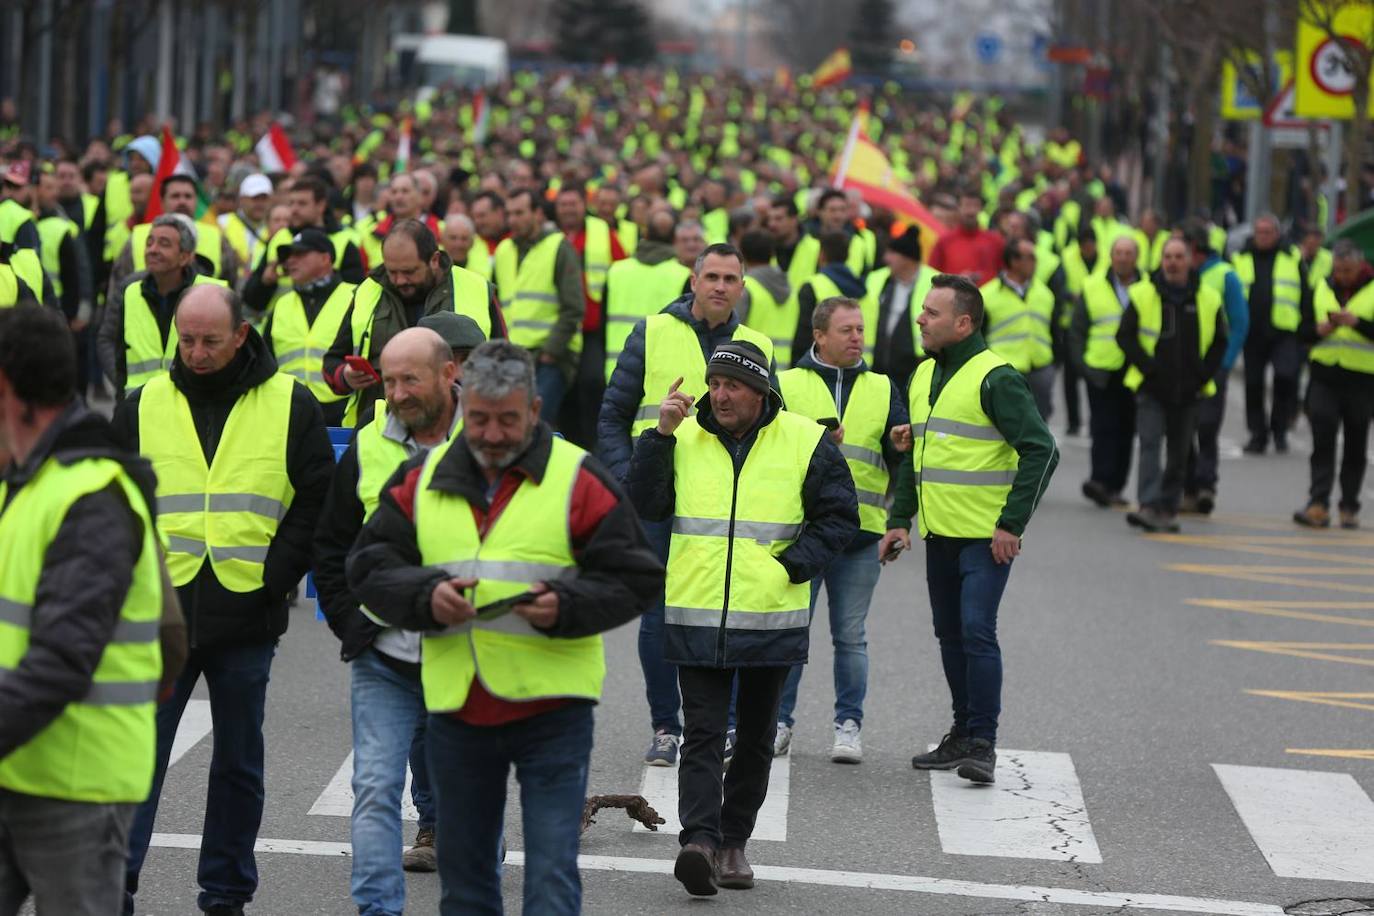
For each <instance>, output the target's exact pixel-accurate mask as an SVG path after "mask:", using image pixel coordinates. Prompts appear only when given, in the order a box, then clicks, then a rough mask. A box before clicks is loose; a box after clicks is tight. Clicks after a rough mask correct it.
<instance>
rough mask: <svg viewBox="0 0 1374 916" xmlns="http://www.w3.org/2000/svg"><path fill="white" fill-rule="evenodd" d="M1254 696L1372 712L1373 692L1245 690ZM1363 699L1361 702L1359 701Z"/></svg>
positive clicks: (1373, 705) (1373, 704)
mask: <svg viewBox="0 0 1374 916" xmlns="http://www.w3.org/2000/svg"><path fill="white" fill-rule="evenodd" d="M1245 692H1246V693H1248V694H1250V695H1251V696H1256V697H1274V698H1275V699H1279V700H1292V701H1294V702H1296V703H1320V704H1322V705H1323V706H1339V707H1341V708H1343V709H1368V710H1370V711H1371V712H1374V693H1319V692H1313V691H1307V690H1247V691H1245ZM1360 701H1363V702H1360Z"/></svg>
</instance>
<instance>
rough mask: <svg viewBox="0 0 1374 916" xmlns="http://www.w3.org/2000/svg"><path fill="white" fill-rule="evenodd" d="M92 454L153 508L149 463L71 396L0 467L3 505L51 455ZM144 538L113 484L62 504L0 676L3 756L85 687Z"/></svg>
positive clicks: (61, 458)
mask: <svg viewBox="0 0 1374 916" xmlns="http://www.w3.org/2000/svg"><path fill="white" fill-rule="evenodd" d="M92 457H100V458H112V459H114V460H115V461H118V462H119V463H120V464H121V465H123V467H124V470H125V472H126V473H127V474H128V475H129V478H130V479H131V480H132V481H133V482H134V484H135V486H137V487H138V489H139V491H140V492H141V493H142V494H143V498H144V501H145V502H146V504H147V506H148V507H149V515H150V516H151V515H152V513H153V512H154V511H156V510H155V507H156V505H157V502H156V498H155V496H154V490H155V488H156V485H157V484H156V480H155V478H154V477H153V469H152V467H151V466H150V465H149V464H148V462H146V461H144V460H143V459H142V458H140V457H138V456H137V455H134V454H130V453H128V452H125V451H121V450H120V448H119V446H118V445H117V443H116V441H115V438H114V435H113V433H112V431H111V429H110V425H109V423H107V422H106V421H105V420H104V419H103V418H102V417H99V416H97V415H95V414H93V413H91V412H90V411H88V410H87V409H86V408H85V407H82V406H80V405H73V406H71V407H69V408H68V409H67V410H66V412H65V413H63V414H62V415H61V416H59V417H58V419H57V421H56V422H55V423H54V424H53V425H52V426H51V427H49V428H48V430H47V432H45V433H44V434H43V437H42V438H41V439H40V440H39V442H38V444H37V446H36V447H35V448H34V451H33V453H32V454H30V455H29V457H28V460H27V461H25V463H24V464H22V465H13V464H11V465H10V467H9V468H8V469H6V470H5V472H4V480H5V483H6V484H7V486H8V490H7V494H6V501H5V504H4V505H3V506H0V512H3V511H4V510H7V509H8V508H9V506H10V504H11V503H12V502H13V501H14V498H15V496H16V495H17V494H18V493H19V492H20V490H22V489H23V488H24V486H25V485H27V484H28V482H29V481H30V480H31V479H32V478H33V476H34V474H36V473H37V472H38V470H39V468H40V467H42V466H43V464H44V463H45V462H46V461H47V460H49V459H51V460H55V461H58V462H60V463H63V464H70V463H72V462H74V461H77V460H80V459H84V458H92ZM142 547H143V526H142V524H141V522H140V521H139V518H138V516H137V515H136V514H135V513H134V511H133V509H132V508H130V506H129V503H128V501H127V499H126V497H125V494H124V491H123V490H122V489H121V488H120V487H119V486H118V485H111V486H109V487H107V488H105V489H104V490H101V491H99V492H97V493H92V494H90V495H88V496H83V497H81V498H80V499H78V500H77V501H76V502H74V503H73V504H72V506H71V508H70V509H68V510H67V515H66V517H65V518H64V519H63V520H62V524H61V525H60V526H59V527H58V529H57V536H56V537H55V538H54V539H53V542H52V543H51V544H50V545H49V546H48V550H47V553H46V554H45V555H44V562H43V571H42V573H41V574H40V575H39V579H38V591H37V596H36V600H35V601H34V610H33V625H32V628H31V629H30V631H29V647H28V649H27V650H26V651H25V652H24V655H23V657H22V658H21V659H20V661H19V664H18V665H17V666H16V667H15V669H14V670H13V671H9V672H6V673H5V674H3V675H0V759H3V758H4V757H5V756H6V755H8V754H9V753H11V752H12V751H14V750H15V749H16V748H18V747H19V746H20V745H23V744H26V743H28V742H29V741H30V740H32V739H33V737H34V736H35V735H37V734H38V733H39V732H40V731H42V730H43V729H44V728H46V727H47V726H48V725H49V723H51V722H52V721H53V720H54V719H56V718H57V717H58V716H59V715H61V713H62V710H63V709H64V708H65V707H66V705H67V704H68V703H72V702H74V701H77V700H79V699H81V698H82V697H84V696H85V695H86V692H87V691H88V690H90V686H91V679H92V677H93V676H94V674H95V669H96V666H97V665H98V664H99V662H100V656H101V654H102V653H103V652H104V651H105V646H106V645H107V644H108V643H109V642H110V638H111V637H112V636H113V635H114V629H115V625H116V624H117V623H118V622H119V612H120V609H121V608H122V607H123V605H124V599H125V597H126V596H127V595H128V593H129V587H130V585H131V584H132V583H133V570H134V565H135V564H136V563H137V562H138V559H139V555H140V553H141V552H142Z"/></svg>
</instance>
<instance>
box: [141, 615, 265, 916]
mask: <svg viewBox="0 0 1374 916" xmlns="http://www.w3.org/2000/svg"><path fill="white" fill-rule="evenodd" d="M276 652H277V643H276V640H273V641H272V642H270V643H263V644H259V645H255V646H225V647H222V648H210V649H192V650H191V654H190V657H189V658H187V660H186V668H185V669H184V670H183V671H182V672H181V676H180V677H178V678H177V682H176V687H175V689H174V691H173V693H172V698H171V699H170V700H168V701H167V702H166V703H163V704H161V705H160V706H158V708H157V769H156V770H155V771H154V774H153V790H152V792H151V794H149V796H148V800H147V801H145V802H144V803H143V804H141V805H139V806H138V811H137V812H135V814H134V823H133V828H132V830H131V831H130V835H129V864H128V868H127V870H126V874H125V899H124V912H125V913H126V914H128V913H132V912H133V911H134V894H135V893H136V892H137V891H138V873H139V871H140V870H141V869H142V868H143V860H144V858H145V857H146V856H147V854H148V843H149V841H150V840H151V839H152V835H153V822H154V821H155V820H156V819H157V804H158V798H159V796H161V795H162V781H163V779H164V778H165V777H166V776H167V762H168V760H169V759H170V758H171V756H172V740H173V739H174V738H175V737H176V732H177V725H178V724H179V723H180V722H181V714H182V713H183V712H185V710H186V703H187V702H188V701H189V700H190V699H191V691H192V690H194V689H195V686H196V682H197V681H199V680H200V677H201V675H204V676H205V684H206V686H207V687H208V688H209V691H210V718H211V720H212V722H213V723H214V751H213V753H212V755H211V758H210V780H209V787H208V789H207V790H206V797H205V827H204V829H203V830H202V832H201V841H200V864H199V866H198V868H197V869H196V880H197V882H198V883H199V884H200V888H201V892H200V895H199V896H198V897H197V898H196V904H197V905H198V906H199V907H200V908H201V909H202V910H207V909H209V908H210V907H212V906H215V905H217V904H221V905H228V906H242V905H244V904H246V903H248V902H249V901H251V900H252V899H253V894H254V892H256V891H257V889H258V865H257V860H255V859H254V858H253V846H254V844H255V843H257V839H258V827H259V826H260V825H261V824H262V806H263V798H264V790H263V776H262V758H263V741H262V718H263V714H264V712H265V710H266V706H267V679H268V676H269V674H270V672H271V669H272V657H273V656H274V655H275V654H276Z"/></svg>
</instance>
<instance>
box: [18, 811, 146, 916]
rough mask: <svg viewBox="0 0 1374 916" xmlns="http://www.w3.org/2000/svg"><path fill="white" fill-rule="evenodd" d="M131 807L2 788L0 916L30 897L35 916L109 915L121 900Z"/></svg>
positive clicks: (20, 905) (132, 812) (114, 911)
mask: <svg viewBox="0 0 1374 916" xmlns="http://www.w3.org/2000/svg"><path fill="white" fill-rule="evenodd" d="M133 816H134V805H133V804H99V803H94V802H73V801H61V800H59V799H56V798H40V797H38V796H36V795H24V794H22V793H19V792H10V791H9V790H7V789H0V916H15V914H16V913H18V912H19V910H20V907H22V906H23V903H24V901H25V900H26V899H27V898H29V897H30V896H32V897H33V901H34V905H35V907H36V908H37V911H38V916H49V914H51V916H110V914H111V913H117V912H119V906H120V902H121V901H122V899H123V897H124V859H125V855H126V854H127V852H128V850H129V822H130V821H131V820H133Z"/></svg>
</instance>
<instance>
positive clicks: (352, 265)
mask: <svg viewBox="0 0 1374 916" xmlns="http://www.w3.org/2000/svg"><path fill="white" fill-rule="evenodd" d="M302 228H313V229H319V230H320V231H321V232H323V233H325V234H326V235H328V236H330V237H331V238H332V237H333V236H334V234H335V233H337V232H339V231H340V230H341V229H342V228H343V226H341V225H340V224H339V221H338V220H337V219H335V218H334V217H333V215H332V214H331V213H329V211H327V210H326V211H325V225H323V226H311V227H302ZM292 231H293V232H299V231H300V230H299V229H294V230H292ZM270 242H271V239H270V238H269V239H263V244H264V245H267V244H270ZM276 260H277V259H276V252H275V251H269V252H267V256H266V257H263V258H261V259H260V260H259V261H258V264H257V266H256V267H254V268H253V272H252V273H251V274H249V275H248V279H247V280H245V281H244V284H243V304H244V306H245V307H247V308H248V309H249V310H250V311H252V312H253V313H255V314H259V315H260V314H262V313H263V312H265V311H266V310H267V307H268V306H269V305H271V303H272V295H273V294H274V293H276V291H277V283H276V281H273V282H271V283H269V282H267V281H266V280H265V279H264V278H263V275H262V274H263V269H264V268H265V267H267V262H268V261H274V262H275V261H276ZM282 266H285V265H282ZM334 273H335V274H337V275H338V277H339V279H340V280H342V281H343V282H344V283H361V282H363V278H364V277H366V276H367V271H366V269H364V267H363V256H362V254H361V253H360V252H359V251H358V246H357V245H355V244H353V243H352V242H348V243H346V244H345V245H344V252H343V257H342V258H341V259H340V260H339V266H338V268H336V269H335V271H334Z"/></svg>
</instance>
